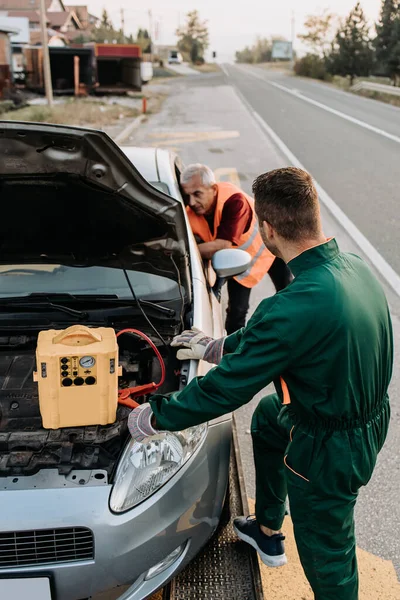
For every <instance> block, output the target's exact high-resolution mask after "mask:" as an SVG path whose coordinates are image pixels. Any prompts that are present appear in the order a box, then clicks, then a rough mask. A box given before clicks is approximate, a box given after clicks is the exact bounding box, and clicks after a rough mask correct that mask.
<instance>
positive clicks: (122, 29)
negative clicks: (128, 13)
mask: <svg viewBox="0 0 400 600" xmlns="http://www.w3.org/2000/svg"><path fill="white" fill-rule="evenodd" d="M121 32H122V43H123V44H125V14H124V9H123V8H121Z"/></svg>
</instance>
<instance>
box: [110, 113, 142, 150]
mask: <svg viewBox="0 0 400 600" xmlns="http://www.w3.org/2000/svg"><path fill="white" fill-rule="evenodd" d="M145 118H146V115H139V116H138V117H136V119H133V121H132V123H131V124H130V125H128V126H127V127H125V129H124V130H123V131H121V133H119V134H118V135H117V137H116V138H114V141H115V143H116V144H122V142H124V141H125V140H126V139H127V138H128V137H129V136H130V135H131V133H133V131H135V129H137V127H139V125H140V124H141V123H142V122H143V121H144V120H145Z"/></svg>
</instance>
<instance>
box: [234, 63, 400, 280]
mask: <svg viewBox="0 0 400 600" xmlns="http://www.w3.org/2000/svg"><path fill="white" fill-rule="evenodd" d="M226 70H227V73H228V74H229V77H228V78H227V81H229V83H232V84H234V85H235V86H236V87H237V89H238V90H240V92H241V93H242V94H243V96H244V97H245V98H246V100H247V101H248V102H249V103H250V105H251V106H252V108H253V109H254V110H255V111H256V112H257V113H258V114H259V115H260V116H261V117H262V118H263V119H264V120H265V121H266V122H267V123H268V124H269V126H270V127H271V128H272V129H273V130H274V131H275V133H276V134H277V135H278V136H279V137H280V138H281V140H282V141H283V142H284V143H285V144H286V145H287V146H288V147H289V148H290V150H291V151H292V152H293V153H294V154H295V156H297V157H298V158H299V159H300V161H301V162H302V164H303V165H304V166H305V167H306V169H308V170H309V171H310V172H311V173H312V174H313V175H314V177H316V179H317V180H318V182H319V183H320V185H322V187H323V188H324V189H325V190H326V192H327V193H328V194H329V195H330V196H331V198H333V199H334V200H335V202H336V203H337V204H338V205H339V206H340V207H341V208H342V209H343V210H344V211H345V213H346V214H347V216H348V217H350V219H351V220H352V221H353V222H354V223H355V225H356V226H357V227H358V228H359V229H360V230H361V231H362V233H363V234H364V235H365V236H366V237H367V238H368V239H369V241H370V242H371V243H372V244H373V245H374V246H375V248H376V249H377V250H378V251H379V252H380V253H381V254H382V255H383V256H384V258H385V259H386V260H387V261H388V262H389V263H390V264H391V265H392V267H393V268H394V269H395V270H397V272H399V273H400V252H399V249H398V237H399V233H400V219H399V171H400V108H397V107H393V106H390V105H387V104H383V103H381V102H378V101H375V100H369V99H366V98H361V97H358V96H355V95H354V94H349V93H346V92H342V91H340V90H336V89H335V88H333V87H330V86H327V85H325V84H322V83H317V82H312V81H307V80H304V79H302V78H295V77H292V76H287V75H284V74H279V73H274V72H270V71H266V70H262V69H258V68H256V67H253V68H252V67H247V68H243V67H237V66H235V67H227V68H226ZM277 85H279V86H280V87H277ZM286 90H288V91H289V92H293V91H294V93H288V91H286ZM305 99H308V100H311V101H313V102H318V103H319V104H322V105H323V106H325V107H326V108H328V109H331V110H334V111H338V112H339V113H342V115H344V116H346V117H350V118H352V119H357V120H358V121H361V122H362V123H364V124H366V125H367V126H370V127H373V128H376V129H377V130H378V131H380V132H381V133H378V132H376V131H372V130H371V129H366V128H365V127H363V126H361V125H360V124H357V123H356V122H354V121H349V120H347V119H345V118H343V116H339V115H338V114H334V113H332V112H328V111H327V110H326V108H322V107H320V106H317V105H315V104H311V103H310V102H308V101H307V100H305ZM384 133H388V134H389V135H392V136H395V137H397V141H395V140H394V139H388V137H385V136H384Z"/></svg>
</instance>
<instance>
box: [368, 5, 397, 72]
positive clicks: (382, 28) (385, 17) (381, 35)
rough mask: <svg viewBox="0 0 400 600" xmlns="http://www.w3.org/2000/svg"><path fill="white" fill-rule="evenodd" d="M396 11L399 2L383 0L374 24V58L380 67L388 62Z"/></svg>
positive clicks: (392, 41)
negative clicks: (377, 20)
mask: <svg viewBox="0 0 400 600" xmlns="http://www.w3.org/2000/svg"><path fill="white" fill-rule="evenodd" d="M398 13H399V4H398V2H397V0H383V2H382V9H381V14H380V18H379V22H378V23H377V24H376V38H375V40H374V45H375V48H376V60H377V62H378V65H379V66H380V67H381V68H382V67H383V68H384V67H385V66H386V67H387V66H388V63H389V58H390V54H391V52H392V47H393V43H394V40H393V30H394V28H395V21H396V17H397V16H398ZM378 68H379V67H378Z"/></svg>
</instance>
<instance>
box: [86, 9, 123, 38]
mask: <svg viewBox="0 0 400 600" xmlns="http://www.w3.org/2000/svg"><path fill="white" fill-rule="evenodd" d="M123 37H124V36H123V33H122V31H121V30H119V31H118V30H117V29H114V26H113V24H112V21H111V19H110V17H109V15H108V12H107V11H106V9H104V10H103V13H102V15H101V21H100V24H99V26H98V27H96V28H95V29H93V31H92V34H91V39H92V41H93V42H98V43H100V44H101V43H104V42H107V43H109V44H111V43H113V42H114V40H115V41H116V42H117V43H122V42H123Z"/></svg>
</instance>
